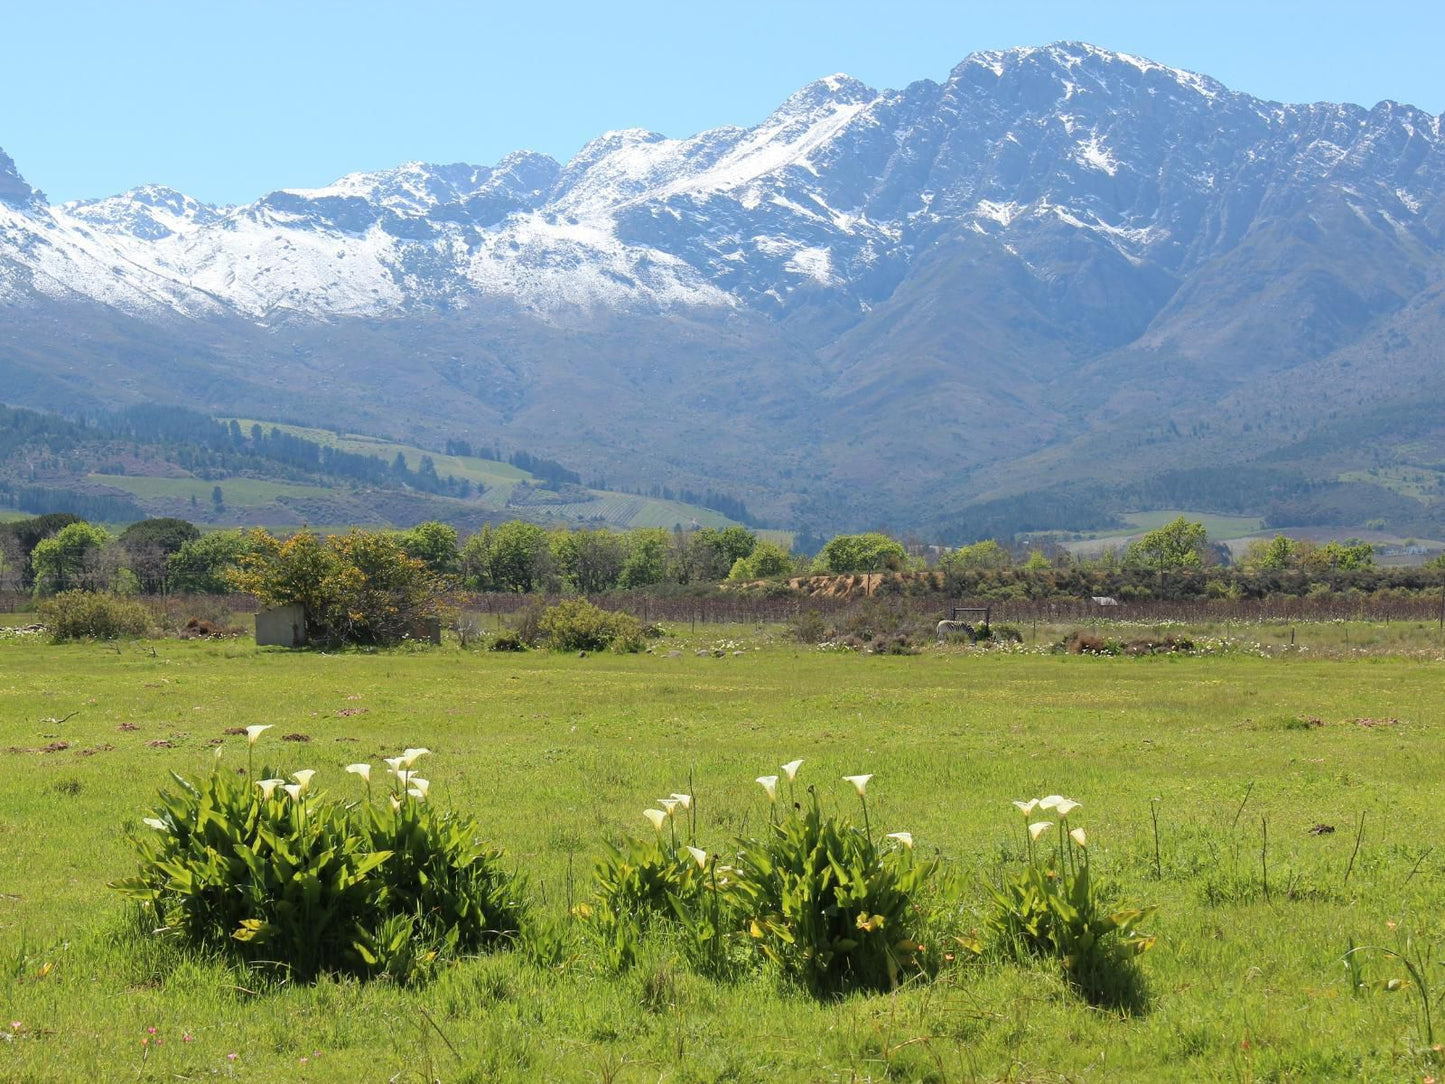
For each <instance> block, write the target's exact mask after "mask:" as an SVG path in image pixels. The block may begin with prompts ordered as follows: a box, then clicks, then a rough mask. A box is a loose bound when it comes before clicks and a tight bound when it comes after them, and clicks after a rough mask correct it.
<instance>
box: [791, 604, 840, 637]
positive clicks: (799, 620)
mask: <svg viewBox="0 0 1445 1084" xmlns="http://www.w3.org/2000/svg"><path fill="white" fill-rule="evenodd" d="M829 635H830V630H829V628H828V623H827V622H826V621H824V620H823V615H822V614H820V613H819V612H818V611H817V610H803V611H801V612H799V613H796V614H794V615H793V616H792V618H790V619H789V621H788V636H789V637H791V638H792V639H793V640H796V641H797V642H798V643H800V644H821V643H822V642H823V641H824V640H826V639H828V638H829Z"/></svg>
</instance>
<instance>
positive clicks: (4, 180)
mask: <svg viewBox="0 0 1445 1084" xmlns="http://www.w3.org/2000/svg"><path fill="white" fill-rule="evenodd" d="M44 202H45V193H43V192H39V191H37V190H36V189H34V188H31V187H30V185H29V183H28V182H27V181H26V180H25V178H24V177H22V176H20V170H18V169H17V168H16V167H15V159H13V158H11V157H10V156H9V155H8V154H6V153H5V152H4V151H3V150H0V203H8V204H10V205H11V206H12V207H20V206H23V205H25V204H28V203H44Z"/></svg>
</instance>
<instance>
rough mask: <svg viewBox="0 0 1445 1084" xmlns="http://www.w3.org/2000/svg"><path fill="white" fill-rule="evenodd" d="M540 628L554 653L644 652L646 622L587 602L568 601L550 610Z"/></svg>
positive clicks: (546, 612) (583, 600) (582, 600)
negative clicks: (643, 629)
mask: <svg viewBox="0 0 1445 1084" xmlns="http://www.w3.org/2000/svg"><path fill="white" fill-rule="evenodd" d="M540 625H541V632H542V635H543V636H544V637H546V639H547V643H548V645H550V646H551V648H552V649H553V650H554V651H605V650H607V649H608V648H611V649H612V650H613V651H617V652H631V651H641V650H642V641H643V637H642V623H641V622H640V621H638V620H637V618H635V617H633V616H632V615H631V614H629V613H623V612H621V611H618V610H604V609H602V608H601V607H600V606H594V605H593V604H592V603H590V602H588V601H587V600H586V599H580V598H576V599H567V600H566V601H564V602H559V603H557V605H555V606H550V607H548V608H547V609H546V610H545V611H544V612H543V613H542V618H541V622H540Z"/></svg>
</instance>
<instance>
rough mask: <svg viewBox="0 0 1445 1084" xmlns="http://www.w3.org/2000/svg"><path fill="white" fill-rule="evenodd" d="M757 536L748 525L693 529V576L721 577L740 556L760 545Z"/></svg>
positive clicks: (704, 578) (746, 555)
mask: <svg viewBox="0 0 1445 1084" xmlns="http://www.w3.org/2000/svg"><path fill="white" fill-rule="evenodd" d="M757 545H758V536H757V535H755V534H753V532H752V531H750V530H748V529H747V528H746V527H723V528H721V529H719V528H717V527H704V528H702V530H700V531H695V532H693V535H692V540H691V542H690V547H691V549H692V554H691V556H692V561H691V565H692V578H693V579H699V580H712V581H717V580H721V579H723V578H724V577H726V576H727V575H728V572H729V570H730V569H731V568H732V567H733V565H734V564H736V563H737V562H738V561H739V560H740V559H742V558H745V557H748V556H750V555H751V554H752V552H753V550H754V549H756V548H757Z"/></svg>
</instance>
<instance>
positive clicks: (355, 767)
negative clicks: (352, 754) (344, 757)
mask: <svg viewBox="0 0 1445 1084" xmlns="http://www.w3.org/2000/svg"><path fill="white" fill-rule="evenodd" d="M346 770H347V771H348V772H350V773H351V774H352V775H359V776H361V778H362V779H365V780H366V781H367V782H368V783H370V782H371V765H370V764H348V765H347V766H346Z"/></svg>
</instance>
